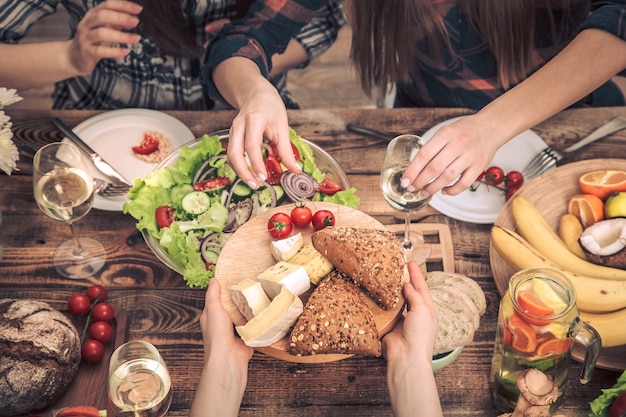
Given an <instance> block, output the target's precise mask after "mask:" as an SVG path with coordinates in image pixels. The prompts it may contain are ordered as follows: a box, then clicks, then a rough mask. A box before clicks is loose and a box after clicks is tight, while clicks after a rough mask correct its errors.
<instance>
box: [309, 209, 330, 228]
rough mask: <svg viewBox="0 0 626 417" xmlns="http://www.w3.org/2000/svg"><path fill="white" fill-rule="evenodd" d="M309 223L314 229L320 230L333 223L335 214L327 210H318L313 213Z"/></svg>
mask: <svg viewBox="0 0 626 417" xmlns="http://www.w3.org/2000/svg"><path fill="white" fill-rule="evenodd" d="M311 223H312V224H313V228H314V229H315V230H322V229H323V228H325V227H327V226H334V225H335V215H334V214H333V213H332V212H330V211H328V210H318V211H316V212H315V214H314V215H313V218H312V219H311Z"/></svg>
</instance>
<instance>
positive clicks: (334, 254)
mask: <svg viewBox="0 0 626 417" xmlns="http://www.w3.org/2000/svg"><path fill="white" fill-rule="evenodd" d="M311 241H312V242H313V246H314V247H315V249H317V250H318V252H320V253H321V254H322V255H324V256H325V257H326V258H327V259H328V260H329V261H330V262H331V263H332V264H333V265H334V266H335V268H337V269H339V270H340V271H341V272H343V273H344V274H346V275H348V276H349V277H350V278H352V280H354V282H355V283H356V284H357V285H358V286H360V287H362V288H363V289H364V290H365V292H367V293H368V294H369V296H370V297H372V299H373V300H374V301H376V302H377V303H378V304H379V305H380V306H381V307H382V308H385V309H391V308H393V307H394V306H395V305H396V304H397V303H398V301H399V300H400V297H401V295H402V280H403V277H404V270H405V263H406V262H405V259H404V251H403V249H402V245H401V243H400V241H399V239H398V238H397V236H396V235H395V234H394V233H392V232H389V231H386V230H377V229H365V228H355V227H327V228H324V229H322V230H319V231H317V232H315V233H314V234H313V235H312V236H311Z"/></svg>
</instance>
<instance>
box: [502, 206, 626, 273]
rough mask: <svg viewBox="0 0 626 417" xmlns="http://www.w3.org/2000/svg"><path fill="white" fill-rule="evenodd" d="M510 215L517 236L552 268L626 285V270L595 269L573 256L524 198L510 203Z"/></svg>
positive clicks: (598, 266) (537, 211)
mask: <svg viewBox="0 0 626 417" xmlns="http://www.w3.org/2000/svg"><path fill="white" fill-rule="evenodd" d="M512 212H513V219H514V220H515V226H516V228H517V230H518V232H519V234H520V235H522V236H523V237H524V239H526V240H527V241H528V243H530V244H531V245H532V246H533V247H534V248H535V249H537V251H538V252H539V253H541V254H542V255H544V256H545V257H546V258H548V259H549V260H551V261H552V262H554V263H555V264H557V265H560V266H561V267H562V268H567V269H568V270H569V271H572V272H574V273H577V274H581V275H585V276H588V277H594V278H601V279H606V280H624V281H626V270H621V269H617V268H610V267H606V266H602V265H596V264H593V263H591V262H588V261H586V260H583V259H580V258H579V257H578V256H576V255H574V254H573V253H572V252H571V251H570V250H569V249H568V248H567V246H566V245H565V243H563V241H562V240H561V238H559V236H558V235H557V234H556V232H555V231H554V230H552V228H551V227H550V225H549V224H548V222H546V219H545V218H544V217H543V216H542V214H541V213H540V212H539V210H538V209H537V207H535V205H534V204H532V203H531V202H530V201H528V200H527V199H525V198H524V197H515V198H514V199H513V202H512Z"/></svg>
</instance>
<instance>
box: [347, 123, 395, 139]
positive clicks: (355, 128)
mask: <svg viewBox="0 0 626 417" xmlns="http://www.w3.org/2000/svg"><path fill="white" fill-rule="evenodd" d="M346 130H347V131H348V132H352V133H358V134H359V135H364V136H369V137H372V138H375V139H381V140H384V141H387V142H389V141H390V140H391V139H393V138H395V137H396V136H398V135H396V134H394V133H386V132H381V131H380V130H376V129H371V128H369V127H365V126H361V125H357V124H354V123H348V124H347V125H346Z"/></svg>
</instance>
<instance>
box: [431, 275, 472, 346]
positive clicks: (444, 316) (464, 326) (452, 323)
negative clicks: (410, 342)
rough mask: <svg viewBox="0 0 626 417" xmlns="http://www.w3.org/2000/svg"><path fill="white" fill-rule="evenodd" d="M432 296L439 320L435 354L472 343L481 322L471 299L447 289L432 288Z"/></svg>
mask: <svg viewBox="0 0 626 417" xmlns="http://www.w3.org/2000/svg"><path fill="white" fill-rule="evenodd" d="M430 295H431V297H432V300H433V305H434V306H435V311H436V312H437V318H438V319H439V331H438V333H437V339H436V340H435V347H434V349H433V352H434V353H435V354H437V353H443V352H447V351H450V350H452V349H455V348H457V347H459V346H465V345H467V344H469V343H471V342H472V340H474V333H475V332H476V329H477V327H478V320H479V315H478V310H477V309H476V306H475V305H474V303H473V302H472V301H471V299H470V298H469V297H468V296H466V295H464V294H461V293H459V292H458V291H453V290H451V289H449V288H445V287H433V288H431V289H430Z"/></svg>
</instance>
